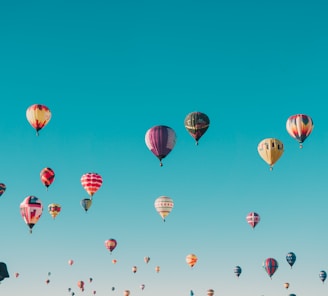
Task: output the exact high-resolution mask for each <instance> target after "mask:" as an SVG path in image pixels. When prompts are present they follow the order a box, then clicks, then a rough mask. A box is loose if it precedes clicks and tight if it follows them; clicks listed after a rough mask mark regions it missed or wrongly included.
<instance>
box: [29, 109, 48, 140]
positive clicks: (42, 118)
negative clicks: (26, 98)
mask: <svg viewBox="0 0 328 296" xmlns="http://www.w3.org/2000/svg"><path fill="white" fill-rule="evenodd" d="M26 118H27V120H28V122H29V123H30V125H31V126H32V127H33V128H34V129H35V130H36V135H37V136H38V135H39V131H40V130H41V129H42V128H44V127H45V126H46V125H47V124H48V123H49V121H50V119H51V112H50V110H49V108H48V107H47V106H45V105H41V104H34V105H32V106H30V107H28V108H27V110H26Z"/></svg>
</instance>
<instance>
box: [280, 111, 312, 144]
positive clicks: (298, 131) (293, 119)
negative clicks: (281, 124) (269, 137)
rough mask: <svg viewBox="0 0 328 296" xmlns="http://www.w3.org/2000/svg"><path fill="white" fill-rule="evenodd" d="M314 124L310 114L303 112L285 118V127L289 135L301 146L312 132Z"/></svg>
mask: <svg viewBox="0 0 328 296" xmlns="http://www.w3.org/2000/svg"><path fill="white" fill-rule="evenodd" d="M313 127H314V124H313V120H312V118H311V117H310V116H308V115H305V114H296V115H292V116H290V117H289V118H288V119H287V122H286V129H287V132H288V133H289V135H290V136H291V137H292V138H294V139H295V140H296V141H297V142H298V143H299V145H300V148H302V147H303V142H304V141H305V140H306V139H307V137H308V136H309V135H310V134H311V133H312V130H313Z"/></svg>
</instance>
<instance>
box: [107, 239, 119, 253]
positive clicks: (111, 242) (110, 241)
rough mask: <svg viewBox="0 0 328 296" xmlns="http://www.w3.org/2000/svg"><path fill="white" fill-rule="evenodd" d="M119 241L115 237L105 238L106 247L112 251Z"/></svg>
mask: <svg viewBox="0 0 328 296" xmlns="http://www.w3.org/2000/svg"><path fill="white" fill-rule="evenodd" d="M116 246H117V241H116V240H115V239H113V238H110V239H107V240H105V247H106V249H107V250H109V252H110V253H112V251H113V250H114V249H115V248H116Z"/></svg>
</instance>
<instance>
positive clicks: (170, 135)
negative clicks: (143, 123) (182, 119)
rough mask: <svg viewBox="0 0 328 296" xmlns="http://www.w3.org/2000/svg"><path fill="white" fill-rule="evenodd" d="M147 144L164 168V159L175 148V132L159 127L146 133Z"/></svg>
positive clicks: (162, 126)
mask: <svg viewBox="0 0 328 296" xmlns="http://www.w3.org/2000/svg"><path fill="white" fill-rule="evenodd" d="M145 142H146V145H147V147H148V149H149V150H150V151H151V152H152V153H153V154H154V155H155V156H156V157H157V158H158V159H159V162H160V166H163V163H162V159H163V158H165V157H166V156H167V155H168V154H169V153H170V152H171V151H172V149H173V148H174V146H175V143H176V134H175V131H174V130H173V129H172V128H170V127H168V126H165V125H157V126H154V127H152V128H150V129H149V130H148V131H147V132H146V135H145Z"/></svg>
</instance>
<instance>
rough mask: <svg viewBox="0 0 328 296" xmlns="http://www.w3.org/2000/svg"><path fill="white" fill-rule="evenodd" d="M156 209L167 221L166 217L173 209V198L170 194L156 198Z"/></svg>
mask: <svg viewBox="0 0 328 296" xmlns="http://www.w3.org/2000/svg"><path fill="white" fill-rule="evenodd" d="M154 206H155V209H156V211H157V212H158V213H159V215H160V216H161V217H162V219H163V221H164V222H165V218H166V217H167V216H168V215H169V214H170V212H171V211H172V209H173V206H174V203H173V200H172V199H171V198H170V197H168V196H160V197H158V198H157V199H156V200H155V203H154Z"/></svg>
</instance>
